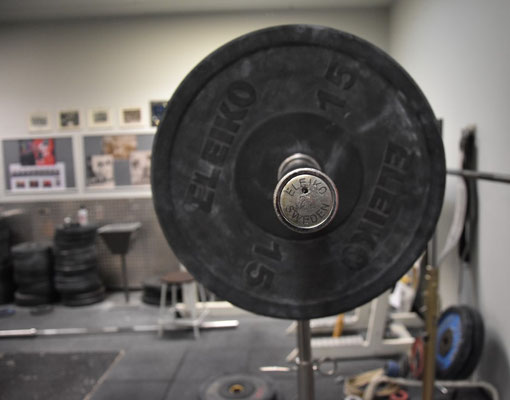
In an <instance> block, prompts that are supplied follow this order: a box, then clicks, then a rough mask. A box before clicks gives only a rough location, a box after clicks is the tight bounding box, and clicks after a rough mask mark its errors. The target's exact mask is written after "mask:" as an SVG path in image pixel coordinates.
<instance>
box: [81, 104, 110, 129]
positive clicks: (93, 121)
mask: <svg viewBox="0 0 510 400" xmlns="http://www.w3.org/2000/svg"><path fill="white" fill-rule="evenodd" d="M87 116H88V120H87V126H88V127H89V128H92V129H108V128H111V127H112V126H113V118H112V110H111V109H110V108H92V109H90V110H88V113H87Z"/></svg>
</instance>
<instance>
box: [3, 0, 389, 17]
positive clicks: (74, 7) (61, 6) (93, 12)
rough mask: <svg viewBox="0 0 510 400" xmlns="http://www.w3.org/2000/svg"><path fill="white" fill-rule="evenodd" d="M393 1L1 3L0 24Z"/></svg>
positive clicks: (49, 0)
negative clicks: (5, 22) (6, 22)
mask: <svg viewBox="0 0 510 400" xmlns="http://www.w3.org/2000/svg"><path fill="white" fill-rule="evenodd" d="M392 2H393V0H0V21H31V20H45V19H67V18H94V17H112V16H137V15H147V14H177V13H206V12H232V11H248V10H250V11H262V10H311V9H338V8H369V7H388V6H389V5H390V4H391V3H392Z"/></svg>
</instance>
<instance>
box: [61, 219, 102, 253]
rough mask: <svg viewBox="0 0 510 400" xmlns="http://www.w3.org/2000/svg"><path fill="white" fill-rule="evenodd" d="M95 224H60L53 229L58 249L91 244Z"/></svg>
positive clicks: (95, 232) (93, 237)
mask: <svg viewBox="0 0 510 400" xmlns="http://www.w3.org/2000/svg"><path fill="white" fill-rule="evenodd" d="M96 235H97V227H96V226H95V225H88V226H80V225H71V226H60V227H58V228H57V229H56V230H55V235H54V238H53V240H54V242H55V247H57V249H58V250H67V249H75V248H83V247H89V246H91V245H92V244H93V243H94V241H95V240H96Z"/></svg>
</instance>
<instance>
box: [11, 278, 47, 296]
mask: <svg viewBox="0 0 510 400" xmlns="http://www.w3.org/2000/svg"><path fill="white" fill-rule="evenodd" d="M18 290H19V291H21V292H22V293H24V294H34V295H36V296H48V295H50V296H51V295H53V293H54V292H55V288H54V287H53V282H51V281H50V280H48V279H46V280H45V281H41V282H33V283H30V284H26V285H23V286H18Z"/></svg>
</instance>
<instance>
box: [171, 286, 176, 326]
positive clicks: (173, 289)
mask: <svg viewBox="0 0 510 400" xmlns="http://www.w3.org/2000/svg"><path fill="white" fill-rule="evenodd" d="M176 314H177V285H175V284H172V316H173V318H174V319H175V316H176Z"/></svg>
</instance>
